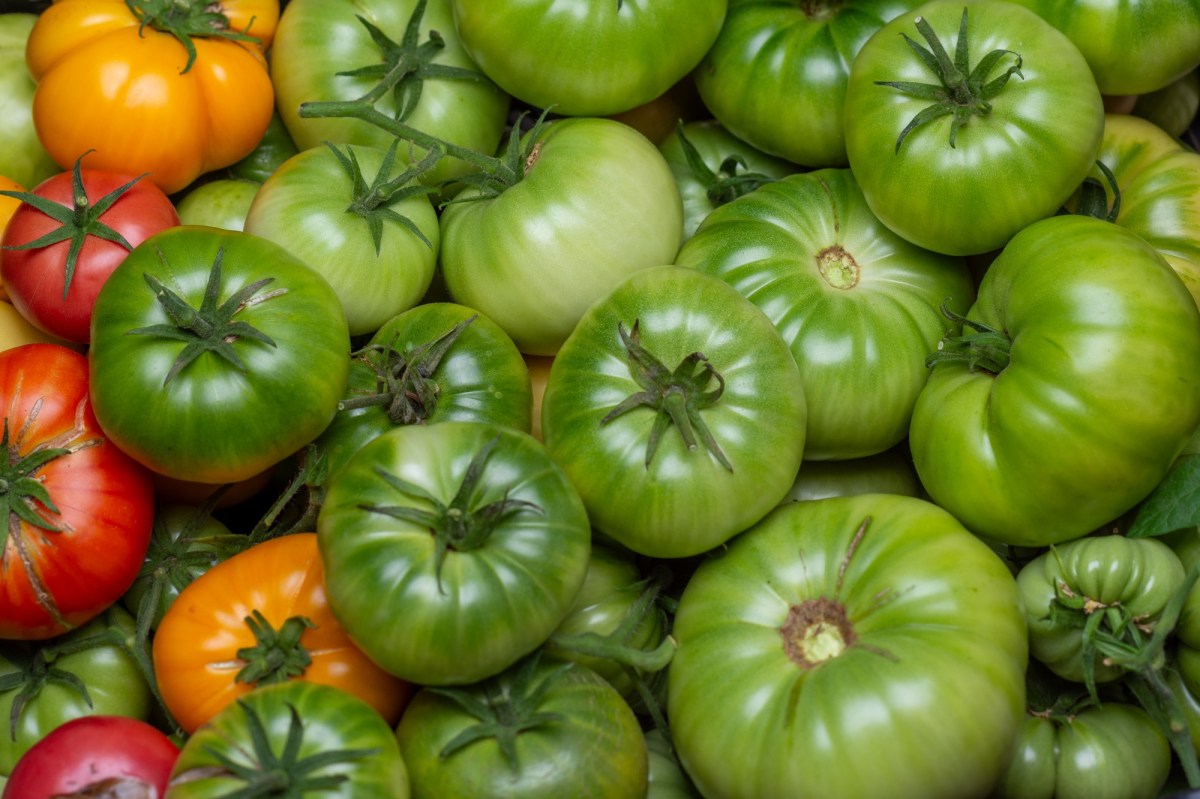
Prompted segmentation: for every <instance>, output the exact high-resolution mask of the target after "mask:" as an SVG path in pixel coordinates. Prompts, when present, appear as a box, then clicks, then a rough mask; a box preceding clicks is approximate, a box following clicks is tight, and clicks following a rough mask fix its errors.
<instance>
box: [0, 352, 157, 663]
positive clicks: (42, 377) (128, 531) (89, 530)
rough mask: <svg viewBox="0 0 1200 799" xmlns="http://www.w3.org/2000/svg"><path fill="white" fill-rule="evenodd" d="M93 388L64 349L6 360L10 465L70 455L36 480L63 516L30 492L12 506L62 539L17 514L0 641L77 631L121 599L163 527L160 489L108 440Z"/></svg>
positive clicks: (2, 376) (0, 569)
mask: <svg viewBox="0 0 1200 799" xmlns="http://www.w3.org/2000/svg"><path fill="white" fill-rule="evenodd" d="M89 385H90V378H89V373H88V366H87V359H86V358H85V357H84V356H83V355H81V354H79V353H78V352H75V351H74V350H70V349H67V348H66V347H63V346H61V345H58V344H40V343H35V344H26V345H23V346H20V347H15V348H13V349H9V350H5V351H3V352H0V407H3V408H4V416H5V420H4V421H5V424H6V426H7V430H8V435H9V436H10V438H9V439H8V440H7V442H6V445H7V447H8V452H7V453H6V454H5V457H6V459H7V460H8V463H9V464H16V463H17V462H18V461H20V460H21V459H23V458H25V457H27V456H28V455H30V453H32V452H33V451H34V450H35V449H38V448H41V449H46V448H49V447H64V448H66V449H67V451H66V452H65V453H64V454H62V455H61V456H59V457H56V458H54V459H53V460H50V461H49V462H48V463H45V464H44V465H42V466H41V467H39V468H37V469H34V470H33V471H32V472H29V474H30V475H31V476H32V477H33V478H35V479H36V480H38V482H39V483H40V484H41V485H42V487H43V488H44V489H45V491H46V492H47V494H48V495H49V499H50V501H51V502H53V503H54V504H55V505H56V507H57V511H55V510H52V509H50V508H49V507H47V506H44V505H43V504H41V503H40V502H38V501H37V500H35V499H31V498H29V495H28V494H27V493H25V492H21V493H20V494H16V493H15V491H14V496H13V497H11V499H10V501H13V502H25V503H27V504H29V505H30V506H31V510H33V511H34V513H36V514H38V515H40V516H41V518H43V519H44V520H45V521H46V522H47V523H49V524H50V525H53V526H55V527H59V528H61V529H60V531H58V532H54V531H49V530H44V529H41V528H39V527H35V526H34V525H33V524H31V523H29V522H28V521H25V520H23V519H19V518H18V517H17V516H16V514H15V512H14V513H12V514H11V515H10V518H9V519H7V520H6V521H5V525H6V526H7V528H8V529H7V535H6V536H5V539H4V550H3V554H2V556H0V587H2V590H0V638H22V639H44V638H50V637H52V636H55V635H59V634H60V633H63V632H65V631H67V630H70V629H72V628H74V627H77V626H79V625H81V624H83V623H85V622H87V621H88V620H90V619H92V618H94V617H95V616H96V615H97V614H99V613H100V612H101V611H103V610H104V609H105V608H106V607H108V606H109V605H111V604H112V603H113V602H115V601H116V600H117V599H119V598H120V596H121V594H123V593H124V592H125V590H126V589H127V588H128V587H129V585H130V584H131V583H132V582H133V580H134V578H135V577H136V576H137V573H138V569H140V568H141V561H142V558H143V557H144V556H145V553H146V547H147V546H148V545H149V541H150V530H151V527H152V524H153V517H154V489H153V483H152V482H151V479H150V473H149V472H148V471H147V470H146V469H145V468H143V467H142V466H141V465H139V464H138V463H136V462H135V461H133V459H132V458H130V457H129V456H128V455H126V454H125V453H124V452H122V451H121V450H120V449H118V448H117V446H116V444H114V443H113V442H111V441H110V440H109V439H108V438H107V437H106V436H105V435H104V433H103V431H102V430H101V428H100V426H99V425H98V424H97V422H96V417H95V415H94V413H93V411H92V404H91V402H90V400H89V395H88V389H89ZM7 479H9V480H10V481H12V480H13V479H14V478H13V476H12V475H11V474H10V475H9V476H8V478H7Z"/></svg>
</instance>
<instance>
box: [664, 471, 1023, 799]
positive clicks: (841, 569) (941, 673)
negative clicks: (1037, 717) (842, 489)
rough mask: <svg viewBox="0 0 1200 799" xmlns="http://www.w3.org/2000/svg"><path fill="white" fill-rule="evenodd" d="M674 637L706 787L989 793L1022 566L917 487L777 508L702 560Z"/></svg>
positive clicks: (1018, 661)
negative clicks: (1010, 563) (1012, 568)
mask: <svg viewBox="0 0 1200 799" xmlns="http://www.w3.org/2000/svg"><path fill="white" fill-rule="evenodd" d="M674 635H675V638H676V640H677V641H678V643H679V648H678V650H677V651H676V653H675V658H674V660H673V661H672V663H671V666H670V673H669V678H668V714H669V718H670V719H671V730H672V733H673V735H674V738H675V744H676V748H677V751H678V753H679V756H680V759H681V761H682V763H683V765H684V767H685V769H686V770H687V772H688V774H689V775H690V776H691V777H692V779H693V780H694V781H695V783H696V787H697V788H698V789H699V791H700V793H701V794H702V795H704V796H722V797H728V798H729V799H733V798H734V797H737V798H738V799H745V798H746V797H764V799H765V798H766V797H778V796H789V797H797V799H801V798H802V797H810V796H811V797H824V798H825V799H836V798H837V797H862V796H888V797H923V799H931V798H932V797H963V796H984V795H986V794H987V792H988V790H989V789H990V788H991V786H992V784H993V783H994V781H995V780H996V779H997V778H998V777H999V775H1000V772H1001V770H1002V768H1003V767H1004V766H1005V765H1006V764H1007V762H1008V751H1009V746H1010V744H1011V741H1012V739H1013V735H1014V734H1015V733H1016V730H1017V726H1018V724H1019V723H1020V720H1021V718H1022V715H1023V712H1024V705H1025V686H1024V675H1025V666H1026V662H1027V640H1026V630H1025V623H1024V618H1023V617H1022V615H1021V608H1020V602H1019V599H1018V595H1017V590H1016V584H1015V582H1014V580H1013V577H1012V575H1011V574H1010V573H1009V571H1008V568H1007V567H1006V566H1005V564H1004V563H1003V562H1002V561H1001V560H1000V559H999V558H998V557H997V556H996V555H995V554H994V553H993V552H992V551H991V550H990V549H988V548H987V546H986V545H985V544H983V543H982V542H980V541H979V540H978V539H977V538H976V537H975V536H973V535H971V534H970V533H969V532H968V531H967V530H965V529H964V528H963V527H962V525H960V524H959V523H958V522H957V521H956V520H955V519H954V518H953V517H951V516H950V515H949V514H948V513H946V512H945V511H943V510H941V509H940V508H938V507H936V506H934V505H932V504H930V503H928V502H924V501H922V500H918V499H913V498H909V497H897V496H889V495H884V494H867V495H861V496H858V497H848V498H832V499H824V500H815V501H812V502H800V503H794V504H791V505H788V506H786V507H784V508H780V509H779V510H777V511H775V512H774V513H772V514H770V515H769V516H767V517H766V518H765V519H764V520H763V521H762V522H760V523H759V524H757V525H755V526H754V527H753V528H751V529H750V530H747V531H746V532H745V533H743V534H742V535H740V536H738V537H737V538H736V539H734V540H733V541H732V542H731V544H730V546H729V548H728V549H727V550H725V551H724V552H723V553H721V554H718V555H714V556H713V557H712V558H711V559H709V560H707V561H705V562H704V563H702V564H701V565H700V567H699V568H698V569H697V571H696V572H695V574H694V575H693V576H692V578H691V580H689V582H688V584H687V586H686V587H685V588H684V591H683V595H682V596H681V598H680V603H679V610H678V613H677V615H676V618H675V627H674ZM864 752H868V753H870V757H871V764H870V767H869V768H867V767H863V765H862V763H861V758H862V757H863V753H864Z"/></svg>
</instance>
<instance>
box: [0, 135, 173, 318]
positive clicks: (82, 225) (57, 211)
mask: <svg viewBox="0 0 1200 799" xmlns="http://www.w3.org/2000/svg"><path fill="white" fill-rule="evenodd" d="M90 152H92V151H91V150H88V151H87V152H86V153H84V154H83V155H81V156H79V157H78V158H76V159H75V166H74V167H73V168H72V170H71V193H72V195H73V196H72V198H71V201H72V204H71V207H69V208H68V207H67V206H65V205H61V204H59V203H56V202H54V201H53V200H48V199H46V198H45V197H42V196H41V195H38V194H34V193H33V192H28V191H0V194H3V195H4V196H6V197H12V198H13V199H16V200H20V201H21V202H23V203H25V204H26V205H29V206H32V207H33V208H36V209H37V210H39V211H41V212H42V213H43V214H45V215H46V216H48V217H50V218H51V219H53V220H54V221H55V222H58V223H59V226H58V227H57V228H55V229H54V230H51V231H50V232H48V233H44V234H42V235H41V236H38V237H37V238H36V239H34V240H33V241H27V242H25V243H24V244H8V245H5V247H4V249H6V250H38V249H41V248H43V247H49V246H50V245H51V244H57V243H58V242H60V241H69V242H71V245H70V247H69V248H68V249H67V265H66V273H65V275H64V277H63V302H66V301H67V293H68V292H69V291H70V290H71V281H72V279H74V277H75V267H76V266H77V265H78V263H79V253H80V251H81V250H82V249H83V243H84V242H85V241H86V240H87V237H88V236H95V237H96V238H98V239H104V240H105V241H111V242H115V243H116V244H119V245H121V246H122V247H124V248H125V249H126V250H132V249H133V246H132V245H131V244H130V243H129V242H128V241H127V240H126V239H125V237H124V236H122V235H121V234H120V233H118V232H117V231H116V230H113V229H112V228H111V227H109V226H108V225H106V224H104V223H103V222H102V221H100V217H102V216H103V215H104V214H105V212H107V211H108V209H109V208H112V206H113V204H114V203H115V202H116V201H117V200H119V199H121V196H122V195H124V194H125V193H126V192H127V191H129V190H130V189H132V188H133V186H134V184H136V183H137V182H138V181H140V180H141V179H142V178H144V177H146V175H147V174H149V173H145V174H142V175H139V176H137V177H136V178H134V179H133V180H131V181H129V182H128V183H126V184H124V185H123V186H118V187H117V188H115V189H113V190H112V191H110V192H109V193H108V194H106V195H104V196H103V197H101V198H100V199H99V200H96V202H95V203H94V204H93V203H92V202H91V201H90V200H89V199H88V196H87V190H86V189H85V188H84V185H83V173H82V171H81V168H80V162H82V161H83V158H84V156H86V155H87V154H88V153H90Z"/></svg>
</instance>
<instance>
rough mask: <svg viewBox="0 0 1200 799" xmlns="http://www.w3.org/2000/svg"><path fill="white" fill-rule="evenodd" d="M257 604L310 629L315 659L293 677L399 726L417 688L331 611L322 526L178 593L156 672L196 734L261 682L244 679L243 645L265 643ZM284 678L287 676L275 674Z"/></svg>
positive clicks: (278, 622)
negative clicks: (358, 641) (320, 543)
mask: <svg viewBox="0 0 1200 799" xmlns="http://www.w3.org/2000/svg"><path fill="white" fill-rule="evenodd" d="M254 611H258V612H259V613H261V614H262V616H263V619H264V620H265V621H266V623H267V624H269V625H270V626H271V627H272V628H273V629H274V630H276V631H278V630H280V628H281V627H282V626H283V625H284V623H285V622H286V621H287V620H288V619H290V618H292V617H296V616H299V617H302V618H305V619H308V621H309V622H311V623H312V626H311V627H309V628H308V629H305V630H304V631H303V633H301V635H300V641H299V645H300V646H301V647H303V648H304V649H305V650H306V651H307V652H308V655H309V658H310V662H309V664H308V665H307V666H306V667H304V668H303V669H302V672H301V673H300V674H298V675H297V676H296V677H295V679H303V680H308V681H311V682H317V683H322V684H325V685H332V686H334V687H337V688H341V689H342V690H345V691H347V692H348V693H350V694H353V695H355V696H357V697H358V698H360V699H362V700H363V701H364V702H367V703H368V704H369V705H371V707H373V708H375V710H376V712H378V713H379V714H380V716H382V717H383V718H384V719H385V720H386V721H387V722H388V723H389V724H395V723H396V722H397V721H398V720H399V718H400V711H401V709H402V708H403V707H404V703H405V702H406V701H407V700H408V697H409V695H410V694H411V693H412V690H411V688H410V687H409V686H408V685H406V684H404V683H403V682H401V681H400V680H398V679H396V678H394V677H392V676H391V675H390V674H387V673H386V672H384V671H383V670H382V669H380V668H379V667H378V666H376V665H375V664H374V663H372V662H371V660H370V659H369V658H368V657H367V656H366V655H365V654H363V652H362V651H361V650H360V649H359V648H358V647H357V646H355V645H354V643H353V642H352V641H351V640H350V638H349V636H347V635H346V631H345V630H344V629H343V627H342V626H341V625H340V624H339V623H338V621H337V619H336V618H335V617H334V615H333V612H332V611H331V610H330V608H329V603H328V600H327V599H326V596H325V586H324V569H323V567H322V565H321V558H320V554H319V553H318V552H317V537H316V534H315V533H291V534H288V535H284V536H280V537H279V538H274V539H268V540H266V541H262V542H260V543H258V544H255V545H254V546H252V547H250V548H248V549H246V550H245V551H243V552H240V553H238V554H236V555H233V556H232V557H230V558H229V559H227V560H224V561H222V562H221V563H218V564H217V565H215V566H213V567H212V568H211V569H209V570H208V571H206V572H204V573H203V574H202V575H200V576H199V577H197V578H196V579H195V580H194V581H192V582H191V583H190V584H189V585H188V586H187V587H186V588H184V589H183V590H182V591H180V592H179V596H178V598H177V599H176V600H175V602H174V603H172V605H171V607H170V608H169V609H168V610H167V612H166V614H165V615H164V616H163V619H162V622H161V623H160V624H159V627H158V630H157V632H156V633H155V635H154V653H153V654H154V672H155V676H156V678H157V681H158V687H159V691H160V692H161V693H162V696H163V701H164V702H165V703H166V705H167V709H168V710H170V711H171V714H172V715H173V716H174V717H175V719H176V721H178V722H179V724H180V726H182V727H183V729H184V730H185V731H187V732H189V733H191V732H194V731H195V730H196V729H198V728H199V727H200V725H201V724H203V723H204V722H206V721H208V719H210V718H212V717H213V716H214V715H216V714H217V713H219V712H220V711H221V710H223V709H224V708H226V707H227V706H229V705H230V704H232V703H233V702H234V701H235V700H237V699H238V698H240V697H243V696H245V695H246V694H247V693H249V692H250V691H251V690H253V689H254V688H256V687H257V686H258V685H266V684H269V680H264V681H262V682H251V681H243V680H241V679H239V678H238V675H239V673H240V672H241V671H242V669H243V667H244V666H246V665H247V663H246V661H245V659H243V658H240V657H239V655H238V651H239V650H242V649H249V648H253V647H255V646H256V644H258V643H259V641H258V639H257V638H256V636H255V634H254V631H253V629H252V628H251V627H250V626H249V624H248V622H247V621H246V617H248V616H250V615H251V614H252V613H253V612H254ZM269 679H279V678H269Z"/></svg>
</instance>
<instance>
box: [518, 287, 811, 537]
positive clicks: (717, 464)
mask: <svg viewBox="0 0 1200 799" xmlns="http://www.w3.org/2000/svg"><path fill="white" fill-rule="evenodd" d="M804 393H805V388H804V384H803V381H802V380H801V377H800V370H799V368H798V367H797V366H796V361H795V359H794V358H792V356H791V353H790V351H789V350H788V348H787V344H785V343H784V341H783V339H782V338H781V337H780V335H779V333H778V332H777V331H776V330H775V327H774V326H773V325H772V324H771V320H770V319H768V318H767V317H766V316H765V315H764V314H763V313H762V312H761V311H760V310H758V309H757V308H756V307H754V305H753V304H752V303H750V301H749V300H747V299H745V298H744V297H742V296H741V295H740V294H738V293H737V292H736V291H734V290H733V289H732V288H730V287H729V286H728V285H726V284H725V283H723V282H721V281H720V280H717V279H716V278H714V277H711V276H709V275H706V274H704V273H703V272H700V271H699V270H696V269H691V268H687V267H680V266H660V267H656V268H651V269H645V270H642V271H640V272H637V273H635V274H634V275H632V276H630V277H629V278H628V279H626V280H625V281H624V282H623V283H621V284H620V285H619V286H618V287H617V288H616V289H615V290H614V291H613V292H612V293H611V294H609V295H608V296H607V297H605V298H604V299H603V300H601V301H600V302H597V303H596V304H595V305H594V306H592V308H591V309H590V310H589V311H588V312H587V314H586V315H585V316H584V317H583V319H582V320H581V321H580V322H579V325H578V326H577V327H576V328H575V331H574V332H573V333H572V334H571V337H570V338H569V339H567V342H566V344H564V345H563V347H562V350H561V351H560V352H559V353H558V355H557V356H556V357H555V358H554V363H553V365H552V366H551V367H550V375H549V377H548V378H547V381H546V391H545V394H544V395H543V397H542V439H543V440H544V441H545V442H546V448H547V449H548V450H549V451H550V454H551V455H553V456H554V459H555V460H556V461H558V462H559V463H560V464H562V467H563V469H565V470H566V472H567V474H568V475H569V476H570V478H571V482H572V483H573V484H574V485H575V487H576V488H577V489H578V490H579V493H580V495H581V496H582V497H583V501H584V503H585V504H586V505H587V509H588V514H589V517H590V518H591V521H592V524H593V525H594V526H595V527H596V528H598V529H599V530H601V531H602V532H604V533H605V534H607V535H609V536H610V537H612V538H613V539H615V540H616V541H618V542H620V543H621V544H622V545H624V546H626V547H628V548H629V549H632V550H634V551H635V552H639V553H641V554H643V555H649V556H651V557H667V558H673V557H687V556H689V555H696V554H699V553H701V552H704V551H706V550H708V549H711V548H712V547H715V546H718V545H720V544H722V543H724V542H725V541H727V540H728V539H730V538H731V537H733V536H734V535H736V534H737V533H739V532H741V531H742V530H744V529H746V528H747V527H749V526H750V525H752V524H754V523H755V522H756V521H758V520H759V519H760V518H762V516H763V515H765V514H766V513H767V512H768V511H769V510H770V509H771V508H773V507H774V506H775V505H776V504H777V503H778V502H779V501H780V500H781V499H782V498H783V496H784V495H785V494H786V493H787V491H788V489H789V487H790V486H791V485H792V481H793V480H794V478H795V476H796V472H797V470H798V469H799V467H800V459H801V457H802V454H803V451H804V435H805V432H804V431H805V422H806V406H805V400H804Z"/></svg>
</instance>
